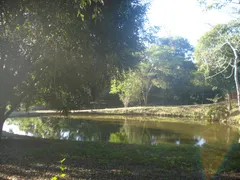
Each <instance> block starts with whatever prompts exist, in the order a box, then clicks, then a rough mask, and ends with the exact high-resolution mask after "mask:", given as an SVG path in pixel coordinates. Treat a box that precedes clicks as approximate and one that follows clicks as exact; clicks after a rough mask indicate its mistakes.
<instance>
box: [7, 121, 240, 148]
mask: <svg viewBox="0 0 240 180" xmlns="http://www.w3.org/2000/svg"><path fill="white" fill-rule="evenodd" d="M4 130H5V131H7V132H12V133H15V134H22V135H29V136H34V137H39V138H48V139H65V140H76V141H110V142H116V143H129V144H145V145H157V144H160V143H169V144H176V145H181V144H192V145H193V146H203V145H204V144H206V143H208V144H209V143H210V144H211V143H217V144H221V145H224V146H226V145H229V143H231V142H232V141H233V139H234V138H236V136H237V131H236V130H235V129H233V128H230V127H228V126H225V125H220V124H209V125H199V124H183V123H176V122H175V123H170V122H146V121H145V122H144V121H130V120H127V119H125V120H124V121H117V122H116V121H114V122H110V121H100V120H98V121H94V120H82V119H76V118H75V119H71V118H59V117H37V118H36V117H34V118H13V119H9V120H7V123H5V125H4Z"/></svg>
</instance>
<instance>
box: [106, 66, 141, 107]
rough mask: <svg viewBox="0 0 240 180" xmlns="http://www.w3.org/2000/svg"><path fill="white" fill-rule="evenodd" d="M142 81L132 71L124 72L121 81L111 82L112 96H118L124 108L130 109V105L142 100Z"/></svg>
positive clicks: (114, 80)
mask: <svg viewBox="0 0 240 180" xmlns="http://www.w3.org/2000/svg"><path fill="white" fill-rule="evenodd" d="M140 83H141V80H140V79H139V77H138V74H137V73H136V72H134V71H132V70H130V71H129V72H123V73H122V77H121V79H120V80H117V79H113V80H112V81H111V90H110V94H118V95H119V98H120V100H121V101H122V103H123V105H124V107H128V105H129V103H134V102H136V101H138V100H140V99H141V89H140V88H141V87H140Z"/></svg>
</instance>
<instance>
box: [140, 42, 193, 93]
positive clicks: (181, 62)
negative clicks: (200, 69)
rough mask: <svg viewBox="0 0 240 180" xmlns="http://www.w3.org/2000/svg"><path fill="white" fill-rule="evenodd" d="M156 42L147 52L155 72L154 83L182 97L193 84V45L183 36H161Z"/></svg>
mask: <svg viewBox="0 0 240 180" xmlns="http://www.w3.org/2000/svg"><path fill="white" fill-rule="evenodd" d="M155 43H156V44H153V45H152V46H150V47H149V48H148V49H147V50H146V52H145V61H147V62H149V63H150V64H151V66H152V73H153V72H154V73H153V74H154V76H152V77H154V78H153V79H152V80H153V84H154V86H156V87H158V88H160V89H162V90H164V91H167V93H168V94H170V93H172V94H171V96H172V97H174V96H177V95H179V97H182V96H183V94H181V93H183V92H187V91H188V89H189V88H190V87H191V86H192V83H191V81H190V79H191V77H192V71H194V70H195V67H194V64H193V62H192V61H191V60H192V51H193V48H192V46H191V45H190V44H189V42H188V41H187V40H186V39H184V38H181V37H169V38H159V39H157V40H156V41H155ZM183 84H184V86H183ZM189 96H190V95H189Z"/></svg>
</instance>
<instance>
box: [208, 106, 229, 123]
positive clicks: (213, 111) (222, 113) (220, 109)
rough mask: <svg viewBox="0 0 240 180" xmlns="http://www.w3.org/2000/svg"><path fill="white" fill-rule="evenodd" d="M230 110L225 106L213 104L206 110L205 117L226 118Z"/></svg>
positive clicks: (213, 118) (212, 118)
mask: <svg viewBox="0 0 240 180" xmlns="http://www.w3.org/2000/svg"><path fill="white" fill-rule="evenodd" d="M229 115H230V112H229V110H228V108H227V107H226V106H213V107H211V108H210V109H209V110H208V112H207V118H208V119H211V120H214V121H216V120H221V119H226V118H227V117H228V116H229Z"/></svg>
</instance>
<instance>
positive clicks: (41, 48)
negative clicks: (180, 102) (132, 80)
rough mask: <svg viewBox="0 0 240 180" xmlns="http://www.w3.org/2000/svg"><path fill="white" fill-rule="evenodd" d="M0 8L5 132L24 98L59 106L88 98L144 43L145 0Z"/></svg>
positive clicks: (19, 1)
mask: <svg viewBox="0 0 240 180" xmlns="http://www.w3.org/2000/svg"><path fill="white" fill-rule="evenodd" d="M0 12H1V14H0V46H1V48H0V84H1V87H0V134H1V131H2V126H3V123H4V121H5V119H6V118H7V117H8V116H9V115H10V114H11V112H12V111H14V110H15V109H16V108H17V107H18V106H19V105H20V103H22V102H23V101H26V100H29V99H30V100H32V99H33V100H39V99H40V100H43V101H45V102H47V103H50V105H52V107H54V108H59V109H62V108H72V107H75V108H77V107H79V106H80V105H82V104H84V103H86V102H87V101H89V99H88V97H91V96H93V95H94V94H96V93H95V92H96V90H94V89H96V87H99V91H100V88H102V87H101V86H104V85H105V84H104V83H105V82H108V78H110V76H111V75H112V74H113V73H114V71H115V69H117V68H119V67H120V68H122V67H125V66H128V65H129V61H126V59H131V58H130V57H132V53H133V52H134V51H135V50H136V49H137V50H138V51H139V49H140V48H141V44H140V41H139V39H138V31H139V29H140V28H141V27H142V25H143V22H144V14H145V12H146V6H144V5H140V4H139V3H138V2H137V1H135V0H132V1H127V0H118V1H115V2H114V3H113V2H112V1H110V0H106V1H104V6H103V1H102V0H99V1H98V0H96V1H85V0H83V1H82V0H81V1H78V0H77V1H75V0H70V1H64V0H53V1H52V0H47V1H37V0H33V1H27V0H12V1H7V0H5V1H1V3H0ZM109 29H111V31H110V32H109ZM130 64H131V63H130ZM89 72H94V75H89ZM102 82H104V83H103V85H102ZM86 97H87V98H86ZM7 106H9V107H10V110H9V111H8V110H7V108H6V107H7Z"/></svg>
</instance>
